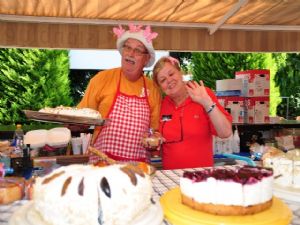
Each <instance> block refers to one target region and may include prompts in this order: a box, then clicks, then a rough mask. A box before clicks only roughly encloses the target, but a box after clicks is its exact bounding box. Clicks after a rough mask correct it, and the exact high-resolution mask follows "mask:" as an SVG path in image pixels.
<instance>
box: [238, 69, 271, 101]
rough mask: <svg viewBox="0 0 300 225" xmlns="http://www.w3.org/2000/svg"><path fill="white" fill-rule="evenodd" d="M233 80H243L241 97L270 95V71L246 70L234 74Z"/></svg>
mask: <svg viewBox="0 0 300 225" xmlns="http://www.w3.org/2000/svg"><path fill="white" fill-rule="evenodd" d="M235 79H243V80H244V81H243V91H242V93H243V96H245V97H258V96H269V95H270V70H246V71H239V72H235Z"/></svg>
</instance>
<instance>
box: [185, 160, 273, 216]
mask: <svg viewBox="0 0 300 225" xmlns="http://www.w3.org/2000/svg"><path fill="white" fill-rule="evenodd" d="M272 184H273V171H272V169H267V168H263V167H252V166H231V167H221V168H218V167H215V168H203V169H200V170H198V171H194V172H190V171H185V172H184V173H183V176H182V177H181V178H180V191H181V199H182V203H183V204H184V205H187V206H189V207H191V208H193V209H196V210H199V211H203V212H207V213H211V214H215V215H249V214H254V213H258V212H261V211H264V210H266V209H268V208H270V207H271V206H272V197H273V192H272Z"/></svg>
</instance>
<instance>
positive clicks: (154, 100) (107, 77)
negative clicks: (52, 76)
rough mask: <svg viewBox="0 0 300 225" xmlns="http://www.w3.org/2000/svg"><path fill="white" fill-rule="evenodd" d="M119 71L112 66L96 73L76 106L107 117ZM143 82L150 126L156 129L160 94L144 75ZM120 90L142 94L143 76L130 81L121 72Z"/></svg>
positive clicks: (114, 93)
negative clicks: (90, 109) (146, 91)
mask: <svg viewBox="0 0 300 225" xmlns="http://www.w3.org/2000/svg"><path fill="white" fill-rule="evenodd" d="M120 73H121V68H114V69H110V70H105V71H101V72H99V73H98V74H96V75H95V76H94V77H93V78H92V79H91V80H90V82H89V84H88V87H87V89H86V92H85V95H84V97H83V98H82V100H81V102H80V103H79V104H78V107H79V108H83V107H88V108H92V109H95V110H98V111H99V112H100V113H101V115H102V117H103V118H107V114H108V112H109V110H110V108H111V106H112V103H113V100H114V97H115V95H116V92H117V85H118V82H119V79H120ZM144 77H145V76H144ZM145 82H146V87H147V90H148V100H149V105H150V113H151V118H150V121H151V122H150V127H152V128H154V129H158V124H159V110H160V102H161V95H160V92H159V89H158V88H157V86H156V85H155V84H154V82H153V81H152V80H151V79H149V78H148V77H145ZM120 91H121V92H122V93H124V94H127V95H136V96H139V97H141V96H144V93H143V92H144V83H143V78H142V77H141V78H139V79H138V80H137V81H135V82H132V81H129V80H128V79H127V78H126V77H125V76H123V74H121V86H120ZM124 119H126V118H124Z"/></svg>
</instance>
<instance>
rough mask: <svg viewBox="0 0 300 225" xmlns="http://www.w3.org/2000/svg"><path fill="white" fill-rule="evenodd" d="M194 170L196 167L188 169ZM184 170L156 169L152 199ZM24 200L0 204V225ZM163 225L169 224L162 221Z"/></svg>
mask: <svg viewBox="0 0 300 225" xmlns="http://www.w3.org/2000/svg"><path fill="white" fill-rule="evenodd" d="M188 170H189V171H191V170H196V169H188ZM184 171H185V170H158V171H156V174H155V176H154V177H153V178H152V183H153V199H154V200H155V201H159V199H160V197H161V196H162V195H163V194H164V193H165V192H167V191H168V190H170V189H172V188H175V187H177V186H178V185H179V178H180V176H181V175H182V173H183V172H184ZM283 201H284V202H285V203H286V204H287V205H288V206H289V208H290V209H291V210H292V212H293V218H292V222H291V225H300V202H291V201H287V200H284V199H283ZM26 202H27V201H26V200H21V201H17V202H15V203H13V204H10V205H4V206H0V225H7V222H8V220H9V218H10V216H11V215H12V213H13V212H14V210H16V209H17V208H18V207H20V206H21V205H23V204H24V203H26ZM163 224H164V225H171V224H170V223H168V222H167V221H164V223H163Z"/></svg>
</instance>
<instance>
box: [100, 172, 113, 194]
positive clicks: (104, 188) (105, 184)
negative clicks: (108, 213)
mask: <svg viewBox="0 0 300 225" xmlns="http://www.w3.org/2000/svg"><path fill="white" fill-rule="evenodd" d="M100 188H101V190H102V191H103V192H104V194H105V195H106V196H107V197H109V198H110V197H111V191H110V186H109V183H108V181H107V179H106V177H103V178H102V179H101V182H100Z"/></svg>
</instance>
